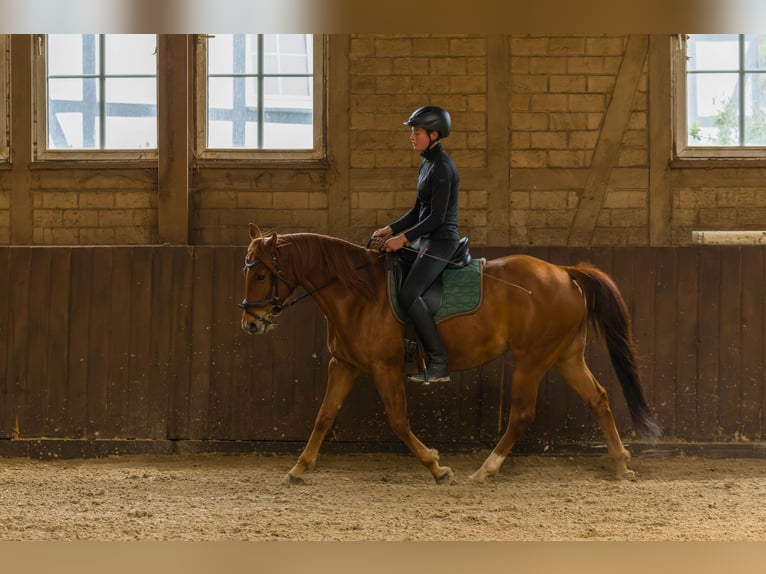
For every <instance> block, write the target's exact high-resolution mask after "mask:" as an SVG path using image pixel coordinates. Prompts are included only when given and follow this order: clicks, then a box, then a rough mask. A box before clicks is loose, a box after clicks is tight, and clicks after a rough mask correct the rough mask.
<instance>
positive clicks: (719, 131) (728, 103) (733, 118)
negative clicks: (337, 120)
mask: <svg viewBox="0 0 766 574" xmlns="http://www.w3.org/2000/svg"><path fill="white" fill-rule="evenodd" d="M687 79H688V83H687V94H688V98H687V106H688V115H687V120H688V126H689V144H690V145H693V146H727V145H739V112H738V108H739V93H738V86H739V77H738V75H737V74H690V75H689V76H688V78H687Z"/></svg>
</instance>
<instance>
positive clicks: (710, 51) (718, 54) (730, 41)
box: [686, 34, 739, 71]
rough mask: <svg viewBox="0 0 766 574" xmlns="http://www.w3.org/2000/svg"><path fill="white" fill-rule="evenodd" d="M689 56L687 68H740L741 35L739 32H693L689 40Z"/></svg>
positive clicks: (699, 69) (720, 69) (696, 69)
mask: <svg viewBox="0 0 766 574" xmlns="http://www.w3.org/2000/svg"><path fill="white" fill-rule="evenodd" d="M686 54H687V56H688V57H689V59H688V61H687V64H686V69H687V70H689V71H701V70H719V71H724V70H738V69H739V36H738V35H737V34H692V35H691V36H689V39H688V40H687V50H686Z"/></svg>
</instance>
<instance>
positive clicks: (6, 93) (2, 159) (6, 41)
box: [0, 34, 11, 163]
mask: <svg viewBox="0 0 766 574" xmlns="http://www.w3.org/2000/svg"><path fill="white" fill-rule="evenodd" d="M10 57H11V39H10V36H8V35H6V34H2V35H0V163H7V162H8V161H9V160H10V146H9V143H10V142H9V135H10V134H9V132H10V130H9V128H10V126H9V125H8V119H9V118H8V109H9V106H8V103H9V102H10V99H11V92H10V86H11V80H10V73H11V60H10Z"/></svg>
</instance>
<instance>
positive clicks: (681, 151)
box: [672, 34, 766, 161]
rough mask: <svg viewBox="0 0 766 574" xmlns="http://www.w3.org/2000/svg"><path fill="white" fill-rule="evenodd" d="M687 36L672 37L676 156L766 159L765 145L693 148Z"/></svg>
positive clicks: (684, 157)
mask: <svg viewBox="0 0 766 574" xmlns="http://www.w3.org/2000/svg"><path fill="white" fill-rule="evenodd" d="M687 39H688V36H687V35H686V34H679V35H676V36H673V37H672V42H673V45H672V53H673V116H674V122H673V123H674V126H675V129H674V131H673V157H674V159H678V160H699V159H712V160H716V159H717V160H750V161H752V160H766V146H693V145H689V136H688V129H689V126H688V123H687V120H688V118H687V116H688V114H687V111H688V99H687V98H688V93H687V89H686V87H687V67H686V62H687V55H686V49H687V48H686V43H687Z"/></svg>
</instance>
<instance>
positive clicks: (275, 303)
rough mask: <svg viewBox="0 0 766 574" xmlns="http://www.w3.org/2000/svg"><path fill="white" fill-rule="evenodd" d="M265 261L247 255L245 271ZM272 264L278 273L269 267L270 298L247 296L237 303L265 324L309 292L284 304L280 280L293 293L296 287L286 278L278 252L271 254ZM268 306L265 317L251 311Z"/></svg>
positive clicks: (267, 324)
mask: <svg viewBox="0 0 766 574" xmlns="http://www.w3.org/2000/svg"><path fill="white" fill-rule="evenodd" d="M262 263H263V262H262V261H261V260H260V259H255V260H254V261H248V260H247V256H245V267H244V271H245V273H247V272H248V271H253V270H254V269H255V268H256V267H257V266H258V265H261V264H262ZM271 264H272V265H273V267H274V270H276V273H275V272H274V271H272V270H270V269H269V273H270V275H271V288H270V293H269V298H268V299H262V300H261V301H248V300H247V297H245V298H244V299H242V303H240V304H239V305H237V307H239V308H240V309H244V310H245V314H246V315H249V316H250V317H252V318H253V319H257V320H258V321H260V322H261V323H263V324H264V325H265V326H269V325H272V324H273V323H274V322H273V321H272V320H271V319H274V318H276V317H278V316H279V315H280V313H282V311H283V310H284V309H287V308H288V307H291V306H292V305H295V303H297V302H298V301H300V300H301V299H303V298H304V297H305V296H306V295H308V293H304V294H303V295H301V296H300V297H298V298H297V299H294V300H293V301H291V302H289V303H287V304H285V305H283V304H282V303H281V302H280V298H279V282H280V281H281V282H282V283H284V284H285V285H287V288H288V289H289V292H290V293H292V292H293V290H294V289H295V287H293V286H292V285H290V283H289V282H288V281H287V279H286V278H285V276H284V274H283V273H282V270H281V269H280V268H279V261H278V260H277V255H276V253H272V254H271ZM266 307H269V311H268V313H266V316H265V317H261V316H260V315H256V314H255V313H253V312H252V311H251V309H264V308H266Z"/></svg>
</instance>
